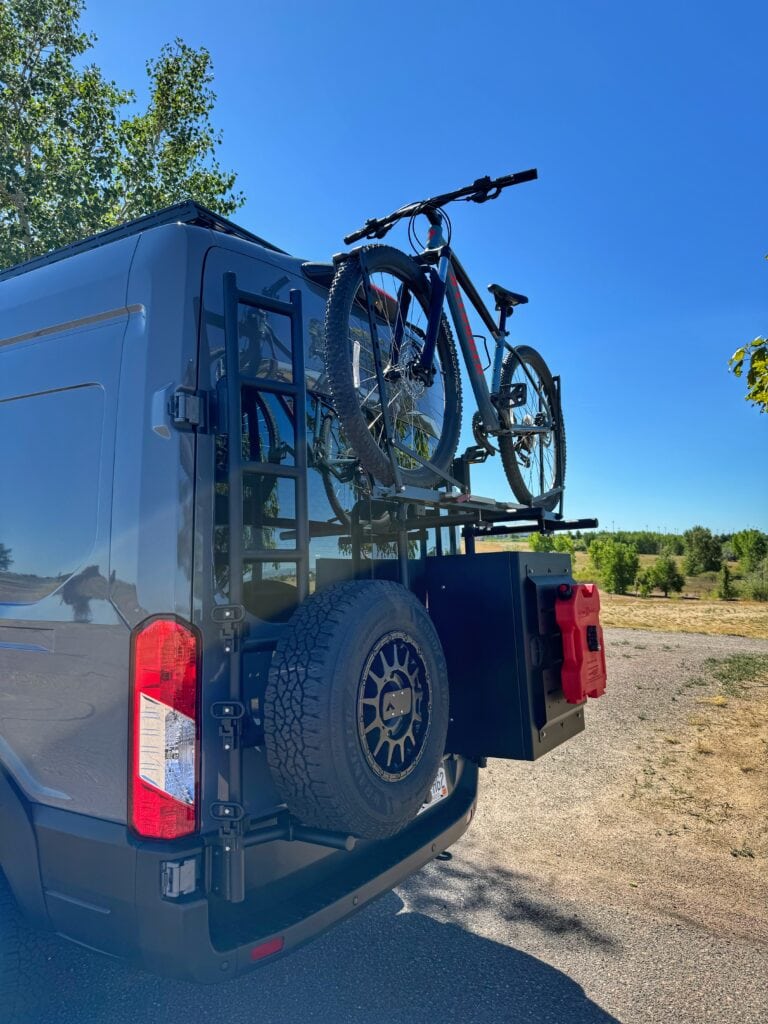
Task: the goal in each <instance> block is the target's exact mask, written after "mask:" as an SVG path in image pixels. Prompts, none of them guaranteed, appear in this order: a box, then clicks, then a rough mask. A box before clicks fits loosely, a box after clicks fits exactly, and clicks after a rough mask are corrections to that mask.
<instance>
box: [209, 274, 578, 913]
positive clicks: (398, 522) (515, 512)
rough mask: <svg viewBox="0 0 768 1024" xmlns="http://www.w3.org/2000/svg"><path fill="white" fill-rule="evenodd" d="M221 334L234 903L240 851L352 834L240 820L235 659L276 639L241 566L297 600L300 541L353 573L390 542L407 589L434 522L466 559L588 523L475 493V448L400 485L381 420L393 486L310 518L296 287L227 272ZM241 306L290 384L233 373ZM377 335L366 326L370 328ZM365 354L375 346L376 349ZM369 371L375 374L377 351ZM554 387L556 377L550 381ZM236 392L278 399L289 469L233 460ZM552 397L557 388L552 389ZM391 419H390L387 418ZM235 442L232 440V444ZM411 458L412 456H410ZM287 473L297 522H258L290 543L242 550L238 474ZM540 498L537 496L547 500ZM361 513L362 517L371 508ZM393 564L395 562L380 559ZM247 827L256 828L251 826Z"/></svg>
mask: <svg viewBox="0 0 768 1024" xmlns="http://www.w3.org/2000/svg"><path fill="white" fill-rule="evenodd" d="M223 285H224V337H225V359H226V371H227V372H226V413H225V422H224V423H223V424H222V426H223V427H224V428H225V429H226V433H227V435H228V444H227V451H228V473H227V481H228V490H229V501H228V534H229V543H228V562H229V581H230V582H229V586H230V590H229V603H228V604H226V605H217V606H216V607H215V608H214V610H213V612H212V615H213V619H214V621H215V622H216V623H217V625H218V626H219V627H220V628H219V636H220V640H221V643H222V644H223V649H224V653H225V654H226V655H227V656H228V658H229V699H228V700H226V701H221V700H219V701H217V702H216V703H215V704H213V705H211V707H210V713H211V714H212V716H213V717H214V718H215V719H216V720H218V723H219V736H220V739H221V743H222V746H223V750H224V752H225V755H226V756H227V759H228V773H227V774H228V780H227V792H226V799H222V800H219V801H218V802H216V803H214V804H213V805H212V807H211V815H212V817H213V818H214V819H215V820H216V822H217V824H218V828H219V832H218V838H217V841H216V842H215V843H214V845H213V849H212V854H213V860H212V887H213V889H214V891H215V892H216V893H217V894H218V895H219V896H221V897H222V898H224V899H227V900H229V901H231V902H242V901H243V900H244V898H245V855H244V853H245V849H246V848H247V847H251V846H255V845H259V844H261V843H265V842H270V841H273V840H278V839H279V840H284V841H300V842H305V843H313V844H317V845H321V846H327V847H330V848H334V849H338V850H352V849H354V847H355V846H356V843H357V840H356V838H355V837H354V836H348V835H342V834H338V833H333V832H325V831H323V830H320V829H316V828H307V827H306V826H304V825H303V824H302V823H300V822H297V821H295V820H294V819H292V818H291V816H290V815H289V814H288V812H287V811H285V812H281V813H278V814H273V815H271V816H270V817H269V818H268V819H267V820H265V821H260V822H254V823H253V826H252V824H251V822H250V821H249V820H248V817H247V815H246V813H245V810H244V807H243V793H242V786H243V766H242V760H241V750H242V739H243V735H242V733H243V726H244V723H245V718H246V715H247V711H246V707H245V704H244V701H243V690H242V657H243V654H244V653H245V652H246V651H259V650H262V651H263V650H271V649H274V646H275V644H276V642H277V636H278V635H279V632H280V628H281V627H280V626H279V624H278V625H276V624H274V623H273V624H270V626H269V629H267V630H264V631H261V630H259V629H257V628H255V629H254V630H252V631H249V626H248V616H247V613H246V609H245V606H244V603H243V581H244V570H245V567H246V565H248V564H251V565H253V564H258V563H262V564H264V563H267V562H269V563H281V562H288V563H293V564H294V565H295V567H296V591H297V599H298V602H301V601H303V600H304V599H305V598H306V597H307V596H308V595H309V592H310V565H309V541H310V540H311V539H312V538H313V537H319V536H339V537H342V538H345V539H348V541H349V544H350V548H351V556H352V557H351V562H352V572H353V575H354V576H355V577H364V576H366V575H367V574H368V573H370V574H373V571H374V564H375V559H373V558H372V557H368V556H367V553H372V549H373V546H381V544H383V543H386V544H392V543H393V542H394V543H395V544H396V549H397V555H398V557H397V575H396V578H397V580H398V581H399V582H400V583H401V584H403V585H404V586H406V587H407V586H409V561H410V560H411V559H412V557H413V551H414V543H416V544H418V548H417V550H418V556H417V557H419V558H424V557H426V555H427V538H428V531H429V530H431V529H435V555H437V556H441V555H443V553H444V551H443V536H442V529H443V528H447V529H448V537H449V553H450V554H457V553H458V551H459V543H458V531H459V530H460V531H461V537H462V539H463V541H464V549H465V552H466V554H467V555H469V556H472V555H475V554H476V549H475V541H476V539H477V538H478V537H481V538H482V537H491V536H506V535H510V534H516V533H530V532H531V531H532V530H536V531H539V532H542V533H549V532H553V531H558V530H571V529H591V528H594V527H596V526H597V520H596V519H576V520H565V519H564V518H563V514H562V504H563V502H562V491H560V500H559V508H558V510H557V511H549V510H546V509H545V508H543V507H541V506H536V505H534V506H531V507H527V506H521V505H517V504H514V503H511V502H499V501H495V500H492V499H490V498H483V497H478V496H477V495H473V494H472V493H471V489H470V482H469V474H470V468H469V467H470V465H471V464H472V463H473V462H478V461H482V456H481V455H480V454H479V453H478V450H477V449H476V448H470V449H468V450H467V451H466V452H465V453H464V454H463V455H462V456H461V457H459V458H458V459H456V460H454V463H453V467H452V475H448V474H442V475H443V476H444V478H445V483H444V484H443V485H442V488H441V489H436V490H428V489H422V488H415V487H410V486H408V485H404V484H403V483H402V478H401V474H400V469H399V465H398V463H397V459H396V449H397V447H399V446H398V445H397V442H396V441H394V440H392V438H393V434H392V430H391V424H390V423H389V422H386V423H385V428H386V436H387V439H388V442H389V444H388V451H389V457H390V460H391V463H392V467H393V477H394V480H395V483H394V485H393V486H391V487H381V486H374V488H373V491H372V494H371V495H370V498H369V499H368V500H366V501H364V502H363V501H359V502H358V503H357V505H356V506H355V508H354V509H352V510H351V525H350V524H344V523H338V524H337V523H329V522H323V523H319V522H310V520H309V507H308V482H307V473H308V468H309V466H308V448H307V400H306V382H305V367H304V339H303V314H302V295H301V291H300V290H298V289H294V290H292V291H291V293H290V299H289V301H288V302H283V301H280V300H278V299H275V298H272V297H269V296H265V295H256V294H253V293H248V292H246V291H243V290H242V289H241V288H240V287H239V286H238V283H237V277H236V275H235V274H234V273H227V274H225V275H224V281H223ZM239 305H247V306H250V307H253V308H256V309H260V310H262V311H264V312H266V313H274V314H278V315H282V316H285V317H287V318H288V319H289V321H290V325H291V350H292V379H291V381H290V382H287V381H283V380H272V379H269V378H262V377H250V376H246V375H244V374H242V373H241V371H240V360H239V339H238V306H239ZM372 327H373V329H374V330H375V324H373V325H372ZM374 352H377V348H376V346H374ZM376 361H377V366H376V369H377V373H378V374H379V375H381V365H380V360H379V359H378V357H377V360H376ZM558 383H559V382H558ZM244 388H252V389H257V390H258V391H259V392H262V393H267V394H272V395H275V396H278V397H280V398H281V399H282V400H284V401H283V404H284V407H285V409H286V411H289V412H290V418H291V420H292V427H293V434H294V465H293V466H286V465H283V464H282V462H250V461H247V460H244V459H243V452H242V444H241V443H240V439H241V436H242V409H243V405H242V395H243V389H244ZM558 395H559V387H558ZM385 418H386V420H387V421H388V420H389V417H388V415H387V416H386V417H385ZM233 439H237V443H233ZM408 454H409V456H411V457H417V456H414V453H412V452H409V453H408ZM249 473H251V474H253V473H255V474H259V475H271V476H274V477H287V478H290V479H292V480H293V481H294V483H295V487H296V498H295V514H296V519H295V524H294V526H293V528H292V529H285V528H284V527H285V520H281V519H275V520H271V519H269V518H267V517H265V518H264V519H263V522H262V525H263V526H265V527H277V528H280V527H283V529H282V532H281V533H280V538H281V540H283V541H291V540H292V541H293V542H294V546H293V547H291V548H265V549H248V548H246V547H245V546H244V539H243V538H244V526H245V524H244V512H243V496H244V483H243V481H244V478H245V476H246V475H247V474H249ZM547 497H549V496H548V495H545V496H544V497H543V499H542V500H544V501H546V499H547ZM366 506H367V507H368V509H369V510H370V509H375V511H376V514H377V517H380V516H381V514H382V513H383V512H384V511H386V512H388V513H389V526H386V525H385V526H383V527H382V525H381V519H380V518H379V521H378V522H377V526H376V530H375V532H374V531H373V530H372V529H371V528H370V526H369V525H368V524H367V522H366V519H365V517H364V512H365V507H366ZM369 515H370V512H369ZM389 561H390V562H394V560H393V559H389ZM254 826H255V827H254Z"/></svg>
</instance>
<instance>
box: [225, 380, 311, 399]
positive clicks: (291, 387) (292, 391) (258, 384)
mask: <svg viewBox="0 0 768 1024" xmlns="http://www.w3.org/2000/svg"><path fill="white" fill-rule="evenodd" d="M239 380H240V385H241V387H244V388H258V390H259V391H271V392H272V393H273V394H276V395H292V396H293V397H294V398H295V397H296V391H297V388H296V385H295V384H293V383H290V384H289V383H288V381H285V380H270V379H269V378H268V377H245V376H242V375H241V376H240V378H239Z"/></svg>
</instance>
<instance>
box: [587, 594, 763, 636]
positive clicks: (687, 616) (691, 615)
mask: <svg viewBox="0 0 768 1024" xmlns="http://www.w3.org/2000/svg"><path fill="white" fill-rule="evenodd" d="M600 621H601V623H602V624H603V625H604V626H624V627H626V628H630V629H654V630H660V631H662V632H671V633H709V634H715V635H717V634H720V635H726V636H748V637H753V638H755V639H761V640H768V604H766V603H765V602H760V601H696V600H694V601H686V600H685V599H681V598H663V597H645V598H643V597H619V596H618V595H617V594H606V593H604V592H601V594H600Z"/></svg>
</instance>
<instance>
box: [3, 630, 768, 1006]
mask: <svg viewBox="0 0 768 1024" xmlns="http://www.w3.org/2000/svg"><path fill="white" fill-rule="evenodd" d="M611 635H612V636H613V638H614V640H615V639H616V638H618V637H620V636H621V637H629V638H632V639H633V642H634V641H636V642H634V646H630V647H627V644H626V642H625V641H624V640H622V641H621V643H622V644H623V645H624V646H623V647H622V648H621V649H619V647H614V648H613V649H612V650H611V649H610V645H609V654H610V655H611V658H612V665H613V674H612V680H613V699H612V701H611V703H610V705H609V704H608V703H607V702H606V704H605V705H604V707H603V710H602V711H601V712H600V715H599V716H596V715H595V716H593V720H592V721H591V722H590V727H589V728H588V731H587V733H585V734H584V736H583V737H580V738H579V739H578V740H577V741H574V743H573V744H568V745H566V747H564V748H561V752H556V754H555V755H552V756H551V757H550V758H548V759H545V760H544V761H543V762H542V768H541V769H538V768H537V766H535V765H534V766H527V765H504V764H503V763H502V762H493V763H492V765H491V769H490V770H489V772H488V774H487V775H486V776H485V781H484V793H483V796H482V798H481V810H482V806H483V805H484V806H485V808H486V817H485V824H484V818H483V814H482V813H481V814H479V815H478V820H477V821H476V823H474V824H473V826H472V828H471V829H470V831H469V833H468V834H467V835H466V836H465V837H464V838H463V839H462V840H461V841H460V842H459V843H458V844H457V845H456V846H455V847H454V848H453V849H452V851H450V853H449V854H448V855H446V858H445V859H439V860H437V861H435V862H433V863H432V864H430V865H429V866H428V867H427V868H425V869H424V870H423V871H421V872H420V873H419V874H417V875H415V876H413V877H412V878H411V879H409V880H408V881H407V882H406V883H405V884H404V885H403V886H401V887H400V888H399V889H398V890H396V891H395V892H392V893H389V894H387V895H386V896H384V897H382V898H381V899H380V900H378V901H377V902H376V903H374V904H372V905H370V906H368V907H366V908H365V909H364V910H362V911H361V912H360V913H359V914H357V915H356V916H355V917H353V918H351V919H349V920H347V921H346V922H345V923H343V924H342V925H340V926H338V927H337V928H335V929H334V930H332V931H331V932H328V933H327V934H325V935H324V936H322V937H321V938H319V939H318V940H316V941H315V942H313V943H312V944H311V945H309V946H306V947H304V948H302V949H300V950H298V951H297V952H295V953H293V954H291V955H290V956H287V957H285V958H284V959H281V960H277V961H275V962H274V963H273V964H269V965H265V966H263V967H262V968H260V969H259V970H257V971H255V972H254V973H253V974H251V975H249V976H247V977H245V978H241V979H238V980H236V981H233V982H230V983H226V984H223V985H220V986H213V987H203V986H197V985H193V984H188V983H183V982H178V981H172V980H171V981H169V980H165V979H161V978H156V977H154V976H152V975H149V974H145V973H140V972H137V971H134V970H132V969H131V968H129V967H127V966H126V965H124V964H122V963H119V962H115V961H110V960H108V959H105V958H103V957H99V956H97V955H95V954H92V953H90V952H89V951H87V950H82V949H79V948H77V947H73V946H71V945H67V944H64V943H60V942H57V941H54V940H52V941H51V942H50V943H49V945H48V950H47V954H46V955H47V963H46V964H45V965H44V966H41V970H40V976H39V982H40V984H39V989H38V990H37V991H36V992H35V993H34V994H32V993H31V994H30V1002H31V1003H32V1002H34V1004H35V1006H34V1009H30V1021H34V1022H35V1024H64V1022H66V1024H74V1022H77V1024H107V1022H108V1024H149V1022H152V1024H155V1022H160V1021H169V1022H174V1024H175V1022H184V1024H209V1022H211V1024H213V1022H216V1024H221V1022H225V1024H245V1022H249V1024H251V1022H253V1024H256V1022H270V1024H272V1022H274V1024H307V1022H317V1024H357V1022H361V1024H362V1022H365V1024H433V1022H438V1021H440V1022H444V1021H455V1022H460V1024H496V1022H499V1024H502V1022H504V1024H507V1022H509V1024H518V1022H519V1024H548V1022H552V1024H608V1022H620V1024H656V1022H658V1024H662V1022H663V1024H710V1022H711V1024H766V1022H768V943H766V941H765V938H764V934H765V933H764V932H762V931H760V929H755V928H752V929H751V928H750V927H749V921H748V920H746V918H745V920H744V927H741V928H739V927H736V926H734V928H733V929H731V930H729V929H727V928H726V929H725V930H724V929H723V927H722V926H721V925H720V924H716V923H712V922H708V920H707V917H706V914H703V913H701V912H698V911H697V912H693V911H691V910H690V909H689V908H690V907H691V906H693V904H692V903H691V901H690V899H689V900H688V901H687V902H686V900H682V901H681V902H680V904H679V906H678V907H677V909H675V906H676V905H675V903H674V901H673V902H670V901H669V900H668V899H666V900H665V901H662V902H658V903H656V902H654V900H653V899H643V898H641V896H638V892H640V894H641V895H642V890H643V887H644V886H646V885H649V884H650V883H652V881H653V872H654V871H655V870H657V869H656V868H655V867H654V866H653V862H652V861H651V862H649V863H651V866H650V867H648V864H647V863H646V864H645V866H644V867H643V868H642V871H643V872H645V874H642V873H641V869H640V868H639V867H638V873H637V877H638V878H640V882H639V883H638V882H634V881H632V882H629V883H625V881H624V880H622V881H621V884H619V883H618V882H617V884H616V886H615V887H614V888H613V889H611V888H610V887H606V877H613V875H614V874H615V873H616V872H614V871H613V870H610V871H605V870H603V877H602V879H601V883H600V885H593V882H592V878H591V875H592V874H593V871H592V868H591V865H594V874H595V876H597V875H598V874H599V873H600V870H599V869H600V868H601V865H600V863H599V861H600V851H601V842H602V840H601V825H600V822H601V820H602V821H603V822H606V819H605V818H603V819H601V818H600V815H599V814H597V813H596V812H594V813H593V811H592V804H593V802H594V801H593V800H592V797H591V796H590V791H589V790H588V788H582V790H581V792H580V793H579V795H578V799H574V800H572V801H571V803H572V804H573V805H574V809H573V811H572V813H569V814H566V813H564V807H565V806H566V803H567V802H568V799H569V798H568V796H567V794H568V786H569V785H570V784H571V782H570V780H571V778H572V777H575V776H576V775H578V774H579V772H580V773H581V774H582V776H584V777H585V778H589V779H592V778H594V776H595V774H596V773H599V772H600V770H601V766H603V769H604V768H605V764H606V761H605V758H606V757H607V755H606V753H605V751H606V750H611V749H613V750H614V754H613V755H611V756H613V757H614V761H613V762H612V767H611V768H610V772H611V773H612V774H613V775H614V776H616V775H617V773H620V770H621V769H620V767H617V765H620V760H619V759H620V758H621V757H622V756H624V752H625V747H627V746H628V744H627V743H625V742H623V741H622V740H621V737H620V735H619V729H620V727H622V726H621V723H622V722H625V723H626V722H628V721H629V719H630V718H631V719H632V720H633V721H635V720H637V721H640V722H641V723H642V727H644V725H645V721H646V714H645V712H641V713H640V714H639V715H638V714H635V713H634V710H633V711H632V713H631V714H630V713H629V712H628V711H627V707H626V704H627V702H634V701H636V700H638V699H642V700H646V699H647V700H648V705H649V707H651V704H652V702H653V703H654V704H658V698H656V697H654V695H652V694H651V695H648V694H645V693H644V691H643V690H642V688H641V687H640V685H639V684H638V683H637V679H638V678H639V676H638V673H642V672H643V671H645V672H648V671H651V669H649V665H651V666H652V674H653V678H654V679H655V680H657V681H658V679H659V678H660V675H661V674H662V673H663V671H664V669H663V665H665V664H667V663H669V665H670V666H671V667H670V669H669V674H670V679H671V680H673V681H674V682H675V685H676V683H677V681H678V680H679V679H680V677H681V672H683V671H684V666H685V665H686V664H688V665H689V667H690V666H693V668H695V665H694V664H693V663H694V662H695V660H696V657H699V656H700V657H702V658H703V657H704V656H706V655H708V654H711V652H712V650H714V651H715V653H717V652H718V651H720V650H721V649H722V651H724V652H726V653H728V652H730V651H732V650H738V649H741V646H742V644H741V643H740V642H739V641H733V640H730V639H728V640H725V639H724V640H723V641H722V643H720V642H719V641H718V642H714V647H713V642H712V641H710V640H709V639H708V640H707V642H706V644H704V645H703V641H702V639H701V638H698V639H697V638H695V637H687V638H685V637H684V638H680V637H677V636H676V637H674V639H673V640H670V637H669V636H667V637H664V636H663V635H659V634H639V633H633V632H630V631H611ZM654 637H655V639H654ZM640 641H642V642H640ZM702 645H703V646H702ZM744 646H745V649H746V646H750V649H755V645H754V644H752V645H748V644H747V642H746V641H745V642H744ZM704 648H706V649H704ZM757 648H758V649H761V650H763V649H765V650H768V644H764V645H760V644H758V645H757ZM630 651H634V652H635V654H636V658H637V660H636V662H633V660H632V658H629V657H627V656H626V655H627V653H628V652H630ZM654 652H656V653H657V654H658V655H659V660H658V664H656V663H654V662H653V661H652V656H653V654H654ZM697 652H698V653H697ZM662 654H663V655H664V657H662ZM670 655H672V657H670ZM649 659H650V660H649ZM686 659H687V660H686ZM659 666H661V667H659ZM670 685H671V683H670ZM670 692H671V691H670ZM638 694H639V698H638ZM675 713H677V712H675ZM612 723H613V724H612ZM622 728H623V727H622ZM611 730H613V732H612V731H611ZM631 745H633V746H638V747H640V746H641V745H642V744H641V743H640V742H638V741H637V737H636V736H634V735H633V738H632V744H631ZM568 747H570V748H571V749H570V750H569V751H568V753H567V754H566V749H567V748H568ZM547 761H548V762H549V763H548V764H547V767H546V769H545V768H544V767H543V765H544V764H545V762H547ZM575 766H578V768H576V767H575ZM609 774H610V773H609ZM614 781H615V780H614ZM564 793H565V794H566V795H565V796H564V795H563V794H564ZM614 803H615V801H614ZM585 807H586V810H585ZM502 819H503V820H502ZM618 820H619V819H616V820H615V821H613V823H611V822H607V823H606V824H604V826H603V827H604V828H606V829H608V828H611V829H613V831H612V833H611V835H612V839H611V842H612V843H613V847H612V852H611V854H610V856H611V857H612V858H614V860H613V861H610V863H614V862H615V858H616V856H617V854H616V844H617V842H618V843H619V844H620V841H621V836H620V835H618V837H617V835H616V830H617V828H618V827H620V826H617V825H616V821H618ZM558 830H559V831H560V832H561V833H562V836H561V842H560V845H559V846H558V848H557V849H556V850H555V849H554V846H555V843H554V840H553V836H554V835H555V833H557V832H558ZM606 835H607V832H606ZM653 841H654V842H657V843H661V842H662V840H660V839H654V840H653ZM605 842H606V851H607V849H608V839H607V838H606V840H605ZM663 842H664V845H662V846H658V847H652V849H653V850H655V851H657V853H655V854H654V856H657V858H658V860H659V867H658V871H659V875H661V873H662V871H663V864H662V861H663V860H664V858H665V857H671V858H674V857H675V856H679V857H682V856H683V852H682V851H683V848H682V847H673V846H671V845H669V844H670V843H671V842H672V840H667V839H664V840H663ZM633 849H634V847H633V846H632V845H631V844H629V843H628V844H627V847H626V858H627V861H628V862H631V861H632V858H633V856H634V854H633ZM676 851H677V853H676ZM607 856H608V854H607V853H606V857H607ZM564 858H565V859H564ZM726 860H727V861H730V860H733V858H726ZM726 860H724V861H723V864H724V867H725V868H726V869H727V870H729V871H731V870H734V871H751V870H754V871H757V872H760V871H762V872H764V871H765V865H762V864H747V865H741V864H734V865H731V864H730V863H726ZM707 863H709V862H707ZM560 865H562V868H561V869H560V868H559V866H560ZM602 867H603V868H604V867H605V865H602ZM558 872H559V874H558ZM628 877H629V876H628ZM670 877H672V876H670ZM745 877H746V876H745ZM750 884H751V883H750ZM625 885H629V886H632V888H625V887H624V886H625ZM753 909H754V914H755V918H754V920H755V921H760V920H762V921H765V918H766V916H768V911H767V910H766V907H765V905H763V906H762V907H760V906H756V907H754V908H753ZM721 918H722V915H721ZM721 918H719V919H718V920H721ZM738 923H739V922H738V921H736V922H735V925H738ZM33 996H34V998H33ZM1 1021H2V1010H1V1008H0V1022H1Z"/></svg>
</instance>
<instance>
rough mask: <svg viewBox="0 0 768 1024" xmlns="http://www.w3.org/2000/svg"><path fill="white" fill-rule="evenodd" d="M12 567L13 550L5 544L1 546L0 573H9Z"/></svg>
mask: <svg viewBox="0 0 768 1024" xmlns="http://www.w3.org/2000/svg"><path fill="white" fill-rule="evenodd" d="M12 565H13V559H12V558H11V549H10V548H9V547H6V546H5V544H0V572H8V570H9V569H10V567H11V566H12Z"/></svg>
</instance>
